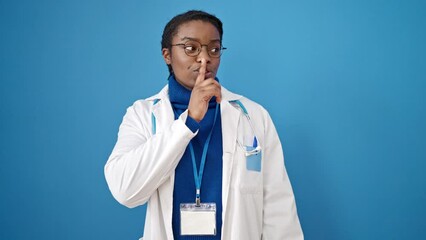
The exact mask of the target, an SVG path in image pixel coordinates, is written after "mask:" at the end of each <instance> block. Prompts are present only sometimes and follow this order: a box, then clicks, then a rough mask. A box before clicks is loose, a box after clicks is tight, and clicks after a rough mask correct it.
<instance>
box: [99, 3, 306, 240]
mask: <svg viewBox="0 0 426 240" xmlns="http://www.w3.org/2000/svg"><path fill="white" fill-rule="evenodd" d="M222 35H223V30H222V22H221V21H220V20H219V19H218V18H216V17H215V16H213V15H210V14H208V13H205V12H202V11H189V12H186V13H183V14H180V15H177V16H175V17H174V18H173V19H172V20H171V21H170V22H169V23H168V24H167V25H166V27H165V29H164V32H163V38H162V54H163V58H164V61H165V62H166V64H167V66H168V68H169V72H170V77H169V82H168V84H167V86H165V87H164V88H163V89H162V90H161V91H160V92H159V93H158V94H156V95H154V96H152V97H150V98H147V99H144V100H139V101H136V102H135V103H134V104H133V106H131V107H129V108H128V109H127V113H126V115H125V116H124V118H123V122H122V124H121V125H120V130H119V134H118V140H117V143H116V145H115V147H114V150H113V152H112V154H111V156H110V157H109V159H108V162H107V163H106V165H105V176H106V179H107V182H108V186H109V188H110V190H111V192H112V194H113V196H114V197H115V198H116V199H117V200H118V201H119V202H120V203H121V204H123V205H125V206H127V207H136V206H139V205H143V204H145V203H146V202H148V206H147V215H146V221H145V230H144V239H145V240H151V239H152V240H158V239H232V240H239V239H244V240H246V239H264V240H271V239H277V240H278V239H280V240H282V239H303V233H302V230H301V227H300V223H299V219H298V216H297V211H296V206H295V200H294V196H293V192H292V189H291V185H290V182H289V179H288V176H287V173H286V170H285V166H284V158H283V153H282V148H281V143H280V140H279V138H278V135H277V132H276V130H275V127H274V125H273V123H272V120H271V119H270V117H269V114H268V113H267V112H266V110H265V109H264V108H263V107H261V106H260V105H258V104H257V103H255V102H252V101H250V100H249V99H247V98H245V97H243V96H240V95H237V94H234V93H232V92H230V91H228V90H226V89H225V88H224V87H222V86H221V85H220V83H219V80H218V79H217V78H216V74H217V71H218V69H219V65H220V56H221V54H222V52H223V50H224V49H225V48H223V47H222Z"/></svg>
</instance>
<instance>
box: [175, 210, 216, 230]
mask: <svg viewBox="0 0 426 240" xmlns="http://www.w3.org/2000/svg"><path fill="white" fill-rule="evenodd" d="M180 235H182V236H184V235H216V203H201V204H200V206H196V204H194V203H182V204H180Z"/></svg>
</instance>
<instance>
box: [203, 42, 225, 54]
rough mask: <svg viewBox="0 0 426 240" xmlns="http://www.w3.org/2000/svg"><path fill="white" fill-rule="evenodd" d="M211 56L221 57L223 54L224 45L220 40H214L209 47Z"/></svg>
mask: <svg viewBox="0 0 426 240" xmlns="http://www.w3.org/2000/svg"><path fill="white" fill-rule="evenodd" d="M207 49H208V51H209V55H210V57H220V55H221V54H222V46H221V45H220V42H212V43H210V44H209V45H208V47H207Z"/></svg>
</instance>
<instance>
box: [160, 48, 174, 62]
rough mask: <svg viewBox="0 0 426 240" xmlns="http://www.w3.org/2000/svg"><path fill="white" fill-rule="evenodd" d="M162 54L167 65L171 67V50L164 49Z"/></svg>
mask: <svg viewBox="0 0 426 240" xmlns="http://www.w3.org/2000/svg"><path fill="white" fill-rule="evenodd" d="M161 52H162V54H163V58H164V61H165V62H166V64H167V65H170V64H171V63H172V61H171V56H170V55H171V52H170V50H169V49H168V48H163V49H162V50H161Z"/></svg>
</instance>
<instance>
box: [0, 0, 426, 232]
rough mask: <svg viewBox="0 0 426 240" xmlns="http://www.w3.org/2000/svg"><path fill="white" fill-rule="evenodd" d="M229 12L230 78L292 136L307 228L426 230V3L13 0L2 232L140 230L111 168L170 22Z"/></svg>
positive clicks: (4, 62) (1, 13) (0, 101)
mask: <svg viewBox="0 0 426 240" xmlns="http://www.w3.org/2000/svg"><path fill="white" fill-rule="evenodd" d="M189 9H203V10H206V11H209V12H212V13H214V14H216V15H217V16H218V17H220V18H221V19H222V21H223V22H224V39H223V42H224V46H226V47H228V50H227V51H226V52H225V53H224V54H223V56H222V64H221V69H220V71H219V75H218V76H219V78H220V79H221V83H222V84H223V85H224V86H226V87H227V88H228V89H230V90H232V91H235V92H238V93H240V94H243V95H245V96H247V97H249V98H251V99H253V100H255V101H257V102H259V103H260V104H262V105H263V106H264V107H265V108H266V109H267V110H268V111H269V112H270V114H271V116H272V118H273V120H274V122H275V124H276V127H277V130H278V133H279V135H280V137H281V140H282V144H283V148H284V152H285V161H286V166H287V171H288V174H289V176H290V178H291V181H292V184H293V188H294V193H295V196H296V200H297V206H298V212H299V217H300V220H301V224H302V227H303V229H304V233H305V236H306V239H314V240H316V239H318V240H322V239H324V240H342V239H343V240H345V239H397V240H399V239H421V238H424V237H425V236H426V221H425V219H424V218H425V216H426V206H425V205H426V204H425V203H426V177H425V170H426V163H425V161H426V99H425V93H426V91H425V90H426V83H425V81H426V58H425V56H426V47H425V43H426V14H425V12H426V2H425V1H414V0H412V1H402V0H399V1H398V0H387V1H384V0H380V1H379V0H375V1H365V0H343V1H337V0H336V1H315V0H302V1H278V0H276V1H273V0H262V1H260V0H258V1H254V0H247V1H242V0H235V1H224V0H216V1H207V0H206V1H201V0H198V1H195V0H187V1H177V0H168V1H164V0H156V1H153V0H152V1H141V0H139V1H137V0H130V1H101V0H98V1H96V0H84V1H82V0H79V1H61V0H59V1H53V0H52V1H48V0H39V1H29V0H22V1H12V0H10V1H7V0H0V81H1V84H0V86H1V88H0V113H1V124H0V144H1V147H0V159H1V165H0V184H1V186H0V191H1V197H0V214H1V217H0V239H137V238H138V237H139V236H141V235H142V233H143V225H144V217H145V207H144V206H143V207H138V208H135V209H127V208H125V207H123V206H121V205H120V204H118V203H117V202H116V201H115V200H114V199H113V197H112V196H111V194H110V192H109V190H108V187H107V185H106V182H105V179H104V175H103V167H104V164H105V162H106V160H107V158H108V156H109V154H110V152H111V150H112V148H113V146H114V143H115V141H116V136H117V135H116V134H117V132H118V126H119V124H120V122H121V119H122V117H123V115H124V113H125V110H126V108H127V107H128V106H129V105H131V104H132V103H133V102H134V101H135V100H137V99H140V98H145V97H148V96H150V95H152V94H154V93H156V92H157V91H159V90H160V89H161V88H162V87H163V86H164V85H165V84H166V83H167V81H166V78H167V76H168V74H167V68H166V66H165V64H164V62H163V60H162V57H161V49H160V39H161V34H162V30H163V28H164V25H165V24H166V23H167V21H168V20H170V19H171V18H172V17H173V16H174V15H176V14H178V13H181V12H183V11H186V10H189Z"/></svg>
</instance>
